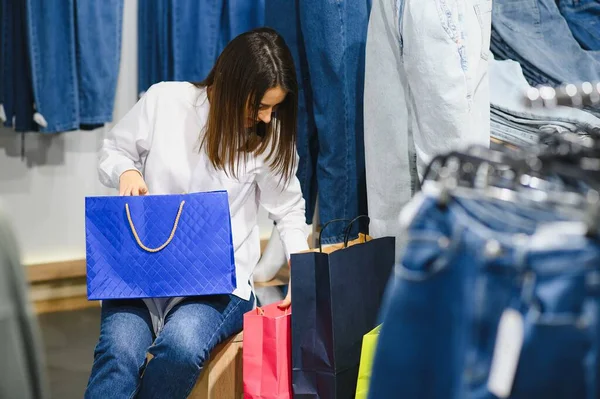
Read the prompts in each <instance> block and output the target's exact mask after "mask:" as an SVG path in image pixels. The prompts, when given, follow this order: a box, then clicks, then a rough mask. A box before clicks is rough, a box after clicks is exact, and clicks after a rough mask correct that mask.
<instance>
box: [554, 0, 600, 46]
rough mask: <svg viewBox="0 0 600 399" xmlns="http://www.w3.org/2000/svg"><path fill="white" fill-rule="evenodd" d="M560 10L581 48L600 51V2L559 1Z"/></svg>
mask: <svg viewBox="0 0 600 399" xmlns="http://www.w3.org/2000/svg"><path fill="white" fill-rule="evenodd" d="M557 4H558V8H559V9H560V12H561V14H562V15H563V17H565V19H566V20H567V23H568V24H569V28H570V29H571V33H573V36H574V37H575V39H577V41H578V42H579V44H580V45H581V47H583V48H584V49H586V50H594V51H600V2H599V1H598V0H558V1H557Z"/></svg>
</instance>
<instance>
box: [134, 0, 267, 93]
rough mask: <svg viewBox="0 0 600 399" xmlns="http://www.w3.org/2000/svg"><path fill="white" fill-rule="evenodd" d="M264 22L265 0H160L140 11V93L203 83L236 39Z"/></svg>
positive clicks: (141, 5)
mask: <svg viewBox="0 0 600 399" xmlns="http://www.w3.org/2000/svg"><path fill="white" fill-rule="evenodd" d="M263 22H264V0H229V1H226V2H223V1H221V0H178V1H168V0H156V1H140V3H139V5H138V58H139V64H138V65H139V73H138V90H139V91H140V93H141V92H144V91H146V90H147V89H148V88H149V87H150V86H152V85H153V84H154V83H158V82H161V81H169V80H176V81H190V82H198V81H201V80H204V79H205V78H206V76H208V73H209V72H210V70H211V69H212V67H213V66H214V64H215V61H216V60H217V57H218V56H219V54H220V53H221V51H222V50H223V49H224V48H225V46H226V45H227V43H229V41H230V40H231V39H233V38H234V37H236V36H237V35H239V34H241V33H243V32H246V31H249V30H251V29H254V28H257V27H260V26H262V25H263Z"/></svg>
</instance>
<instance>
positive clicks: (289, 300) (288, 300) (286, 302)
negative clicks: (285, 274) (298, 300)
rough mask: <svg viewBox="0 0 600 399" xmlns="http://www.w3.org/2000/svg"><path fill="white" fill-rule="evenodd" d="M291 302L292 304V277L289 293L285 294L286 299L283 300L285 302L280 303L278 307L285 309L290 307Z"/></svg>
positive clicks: (289, 263) (289, 283)
mask: <svg viewBox="0 0 600 399" xmlns="http://www.w3.org/2000/svg"><path fill="white" fill-rule="evenodd" d="M288 265H290V266H291V262H288ZM291 304H292V279H291V278H290V281H289V282H288V290H287V295H286V296H285V299H284V300H283V302H281V303H280V304H279V305H277V307H278V308H279V309H281V310H285V309H287V308H289V307H290V305H291Z"/></svg>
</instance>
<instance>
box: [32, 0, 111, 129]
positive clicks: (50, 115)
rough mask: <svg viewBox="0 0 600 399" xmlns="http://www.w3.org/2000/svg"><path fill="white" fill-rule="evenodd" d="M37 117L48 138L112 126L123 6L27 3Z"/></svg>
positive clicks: (50, 0) (63, 0) (60, 0)
mask: <svg viewBox="0 0 600 399" xmlns="http://www.w3.org/2000/svg"><path fill="white" fill-rule="evenodd" d="M27 11H28V20H27V27H28V37H29V55H30V57H31V73H32V80H33V88H34V90H33V91H34V93H35V94H34V95H35V104H36V107H37V111H38V112H39V113H40V114H41V115H42V116H43V117H44V119H45V120H46V122H47V126H42V127H41V128H40V130H41V131H42V132H46V133H53V132H60V131H67V130H73V129H78V128H79V127H80V125H99V124H103V123H106V122H110V121H111V120H112V111H113V105H114V98H115V91H116V87H117V76H118V72H119V60H120V55H121V29H122V21H123V0H106V1H99V2H95V1H93V2H90V1H77V0H27Z"/></svg>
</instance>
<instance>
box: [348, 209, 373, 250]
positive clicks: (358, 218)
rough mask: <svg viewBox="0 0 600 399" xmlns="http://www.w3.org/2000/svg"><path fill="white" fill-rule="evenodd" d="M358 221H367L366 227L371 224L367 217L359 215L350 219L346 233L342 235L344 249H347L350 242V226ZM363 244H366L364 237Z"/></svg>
mask: <svg viewBox="0 0 600 399" xmlns="http://www.w3.org/2000/svg"><path fill="white" fill-rule="evenodd" d="M360 219H367V226H368V225H369V224H370V223H371V218H370V217H368V216H367V215H360V216H357V217H355V218H354V219H352V221H351V222H350V223H348V226H347V227H346V232H345V233H344V248H347V247H348V241H349V240H350V231H351V230H352V226H353V225H354V223H355V222H356V221H358V220H360ZM365 242H367V236H366V235H365Z"/></svg>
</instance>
